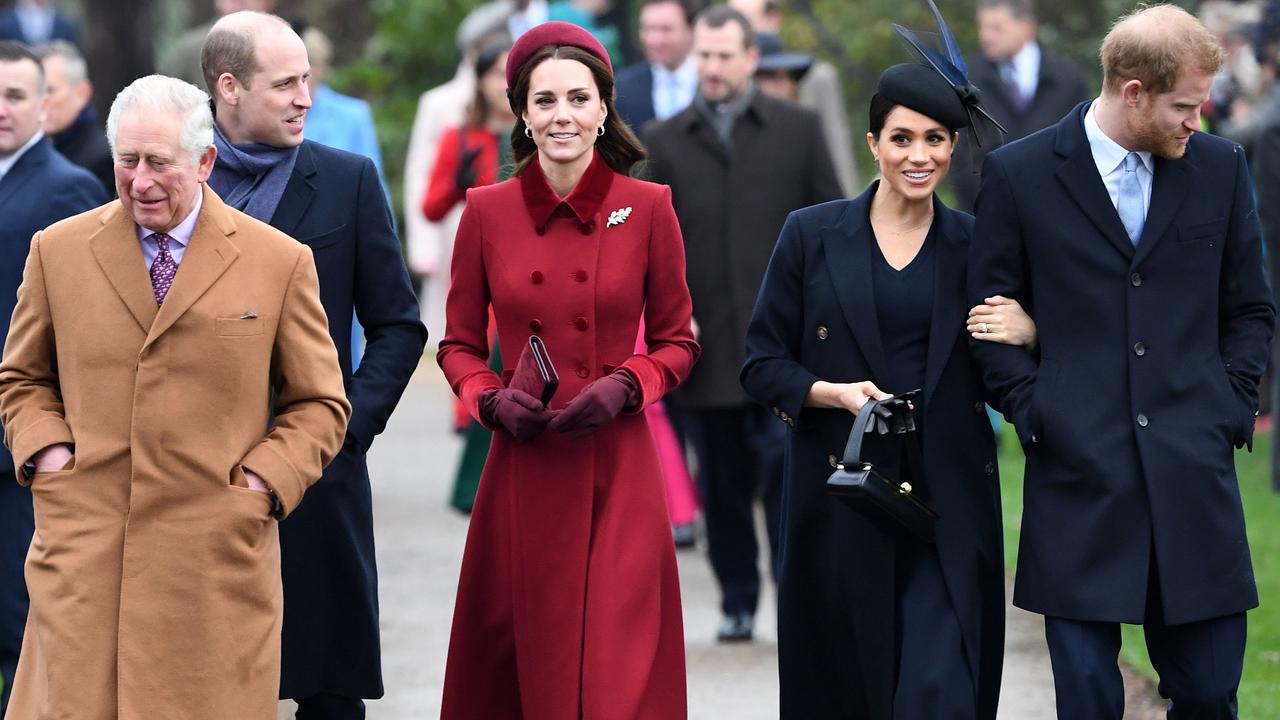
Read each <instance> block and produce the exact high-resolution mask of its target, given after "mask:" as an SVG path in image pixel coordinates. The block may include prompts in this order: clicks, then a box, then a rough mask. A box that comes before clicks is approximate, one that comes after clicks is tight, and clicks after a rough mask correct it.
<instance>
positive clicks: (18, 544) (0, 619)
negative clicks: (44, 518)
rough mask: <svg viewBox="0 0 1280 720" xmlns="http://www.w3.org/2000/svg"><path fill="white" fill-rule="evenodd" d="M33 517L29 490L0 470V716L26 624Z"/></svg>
mask: <svg viewBox="0 0 1280 720" xmlns="http://www.w3.org/2000/svg"><path fill="white" fill-rule="evenodd" d="M34 530H35V518H34V516H33V514H32V511H31V491H30V490H28V489H27V488H25V487H22V486H21V485H19V484H18V481H17V479H16V478H15V477H14V474H13V471H12V470H0V675H3V676H4V692H3V693H0V715H3V714H4V709H5V707H7V706H8V704H9V690H10V688H11V686H12V685H13V676H14V673H15V672H16V670H17V669H18V651H19V650H21V649H22V631H23V629H24V628H25V627H26V625H27V605H28V600H27V582H26V579H25V577H24V576H23V566H24V565H25V564H26V561H27V550H28V549H29V548H30V547H31V533H32V532H33V531H34Z"/></svg>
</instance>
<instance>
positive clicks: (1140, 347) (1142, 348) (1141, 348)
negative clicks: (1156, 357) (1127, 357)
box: [1133, 342, 1147, 357]
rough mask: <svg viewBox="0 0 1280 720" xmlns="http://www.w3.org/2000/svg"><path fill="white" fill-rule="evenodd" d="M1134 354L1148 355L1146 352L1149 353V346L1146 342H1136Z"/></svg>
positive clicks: (1139, 355)
mask: <svg viewBox="0 0 1280 720" xmlns="http://www.w3.org/2000/svg"><path fill="white" fill-rule="evenodd" d="M1133 354H1134V355H1137V356H1138V357H1142V356H1143V355H1146V354H1147V346H1146V345H1145V344H1144V343H1140V342H1138V343H1134V344H1133Z"/></svg>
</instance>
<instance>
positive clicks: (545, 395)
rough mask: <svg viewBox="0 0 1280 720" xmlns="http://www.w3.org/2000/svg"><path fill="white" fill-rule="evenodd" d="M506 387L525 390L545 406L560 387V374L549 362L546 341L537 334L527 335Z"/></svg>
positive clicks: (549, 357) (549, 356)
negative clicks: (525, 342) (527, 341)
mask: <svg viewBox="0 0 1280 720" xmlns="http://www.w3.org/2000/svg"><path fill="white" fill-rule="evenodd" d="M507 387H509V388H512V389H514V390H520V391H522V392H526V393H528V394H530V395H532V396H533V397H536V398H538V400H540V401H541V402H542V404H543V405H544V406H545V405H546V404H547V403H549V402H551V398H552V396H554V395H555V394H556V388H558V387H560V375H559V374H557V373H556V367H555V365H552V364H551V354H550V353H548V352H547V345H546V343H544V342H542V338H540V337H538V336H537V335H530V336H529V343H528V344H527V345H525V347H524V350H522V351H521V352H520V359H519V360H518V361H517V362H516V370H515V373H513V374H512V375H511V382H510V383H508V384H507Z"/></svg>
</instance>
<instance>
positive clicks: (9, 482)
mask: <svg viewBox="0 0 1280 720" xmlns="http://www.w3.org/2000/svg"><path fill="white" fill-rule="evenodd" d="M44 97H45V79H44V69H43V67H42V66H41V64H40V60H39V58H37V57H36V56H35V55H34V54H33V53H32V52H31V51H30V50H28V49H27V48H26V47H23V46H22V45H20V44H19V43H16V42H13V41H0V127H3V129H0V217H2V218H4V222H3V224H0V349H2V348H3V347H4V339H5V336H7V335H8V334H9V318H10V316H12V315H13V306H14V303H15V302H16V301H17V291H18V285H20V284H21V283H22V268H23V267H25V266H26V264H27V250H28V249H29V248H30V247H31V236H32V235H34V234H35V233H36V231H38V230H43V229H44V228H46V227H48V226H49V225H52V224H53V223H55V222H57V221H59V220H63V219H65V218H69V217H71V216H72V215H79V214H80V213H82V212H85V211H86V210H91V209H93V208H95V207H97V206H99V205H101V204H102V203H105V202H106V201H107V195H106V192H105V191H104V190H103V188H102V185H101V184H99V183H98V181H97V180H95V179H94V177H93V176H92V175H90V174H89V172H88V171H87V170H84V169H82V168H79V167H77V166H75V165H73V164H71V162H70V161H69V160H67V159H66V158H64V157H62V156H61V155H59V154H58V153H57V151H56V150H54V149H53V142H52V141H51V140H49V138H48V137H46V136H45V134H44V133H43V132H41V131H40V125H41V123H42V122H43V121H44V104H45V103H44ZM34 522H35V521H34V518H33V517H32V515H31V490H30V489H28V488H25V487H23V486H21V485H19V484H18V481H17V479H16V478H15V477H14V472H13V456H11V455H10V454H9V450H8V448H6V447H5V446H4V445H3V444H2V443H0V677H2V678H3V680H0V682H3V683H4V685H5V687H4V690H3V692H2V693H0V715H3V714H4V706H5V704H6V703H7V702H8V698H9V684H10V683H11V682H12V681H13V673H14V670H15V669H16V668H17V666H18V650H19V649H20V648H21V647H22V631H23V628H24V627H25V626H26V623H27V586H26V582H25V581H24V580H23V564H24V562H25V561H26V557H27V547H28V546H30V545H31V533H32V531H33V530H34V528H35V525H34Z"/></svg>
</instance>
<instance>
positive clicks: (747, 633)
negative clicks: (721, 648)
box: [716, 613, 755, 643]
mask: <svg viewBox="0 0 1280 720" xmlns="http://www.w3.org/2000/svg"><path fill="white" fill-rule="evenodd" d="M754 632H755V620H754V619H753V618H752V617H751V613H733V614H731V615H725V616H724V619H722V620H721V621H720V629H719V630H718V631H716V640H719V641H720V642H723V643H729V642H750V641H751V638H752V635H753V634H754Z"/></svg>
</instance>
